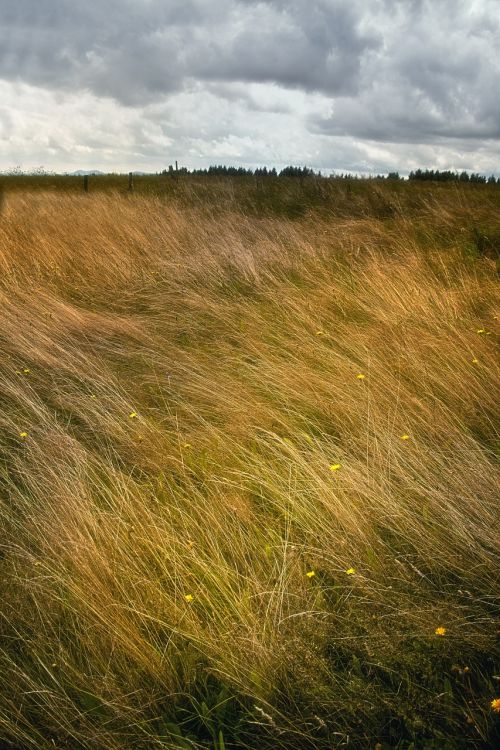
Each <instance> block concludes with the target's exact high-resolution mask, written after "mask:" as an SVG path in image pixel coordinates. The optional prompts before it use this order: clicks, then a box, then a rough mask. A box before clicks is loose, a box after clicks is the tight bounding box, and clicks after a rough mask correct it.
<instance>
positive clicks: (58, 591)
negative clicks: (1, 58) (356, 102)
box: [0, 177, 500, 750]
mask: <svg viewBox="0 0 500 750" xmlns="http://www.w3.org/2000/svg"><path fill="white" fill-rule="evenodd" d="M3 195H4V197H3V203H2V212H1V213H0V514H1V516H0V519H1V521H0V524H1V536H0V675H1V676H2V680H1V684H0V747H1V748H2V750H3V748H10V749H11V750H49V749H50V750H53V749H54V748H57V749H58V750H108V749H109V750H126V749H127V750H128V749H129V748H130V749H133V750H149V749H150V748H151V749H153V750H156V749H160V748H169V749H171V750H173V749H174V748H175V749H176V750H188V749H191V750H195V749H200V750H201V749H202V748H203V749H206V750H230V749H233V750H239V749H243V748H248V749H255V750H271V749H273V750H274V748H279V749H281V750H333V749H334V748H344V747H347V748H352V749H353V750H357V749H358V748H359V749H362V748H371V749H373V750H389V749H390V748H395V749H399V750H461V749H464V748H476V749H477V750H480V749H482V750H486V749H487V748H490V747H491V748H492V747H494V745H495V743H496V742H497V741H498V740H499V723H498V717H499V716H500V702H499V703H495V702H494V701H495V699H498V698H499V697H500V681H499V673H500V666H499V664H498V660H496V656H497V655H498V651H497V650H496V642H497V639H498V633H499V620H498V614H499V610H498V598H497V596H498V570H499V567H498V541H499V515H498V477H499V472H498V455H499V445H500V444H499V440H498V429H497V428H498V398H497V387H498V375H499V361H498V357H497V344H498V335H497V334H498V330H499V329H498V318H497V315H498V308H499V287H498V253H499V250H500V188H499V187H498V186H483V185H460V186H457V185H433V184H425V185H417V184H408V183H396V182H395V183H390V182H384V183H378V182H375V181H374V182H368V181H366V182H365V181H357V182H356V181H352V182H351V181H327V180H314V179H311V180H305V181H304V182H301V181H298V180H295V181H294V180H293V179H290V180H289V181H285V180H282V181H279V180H272V181H271V180H269V181H268V182H265V181H264V182H261V183H259V182H258V181H255V180H253V179H252V178H248V179H241V180H238V179H235V180H231V179H228V178H226V179H212V180H209V179H205V180H204V179H201V178H200V179H198V180H194V178H193V179H191V178H189V177H187V178H185V179H179V180H173V179H171V178H169V177H165V178H162V179H158V180H157V181H156V182H155V181H154V180H152V179H151V180H149V181H148V179H147V178H144V179H140V178H137V179H136V184H135V192H134V193H129V194H127V191H126V177H123V178H121V181H120V180H119V179H118V178H95V179H94V180H93V179H92V178H91V184H90V191H89V193H88V194H84V193H83V190H82V189H81V181H78V180H76V179H75V180H74V182H71V181H69V180H66V181H65V180H62V179H57V178H49V177H47V178H43V177H41V178H37V179H35V178H33V179H32V180H31V181H30V180H29V179H27V178H10V179H6V180H5V181H4V194H3ZM495 707H496V708H498V709H499V711H496V710H495Z"/></svg>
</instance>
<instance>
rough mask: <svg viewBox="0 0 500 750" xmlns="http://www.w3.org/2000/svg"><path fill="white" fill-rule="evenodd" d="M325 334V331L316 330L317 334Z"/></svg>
mask: <svg viewBox="0 0 500 750" xmlns="http://www.w3.org/2000/svg"><path fill="white" fill-rule="evenodd" d="M324 335H325V332H324V331H316V336H324Z"/></svg>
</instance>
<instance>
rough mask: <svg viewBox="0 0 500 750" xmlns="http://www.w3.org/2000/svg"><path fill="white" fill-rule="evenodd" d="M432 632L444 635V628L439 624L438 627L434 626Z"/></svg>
mask: <svg viewBox="0 0 500 750" xmlns="http://www.w3.org/2000/svg"><path fill="white" fill-rule="evenodd" d="M434 632H435V634H436V635H445V633H446V628H443V627H442V626H440V627H439V628H436V630H435V631H434Z"/></svg>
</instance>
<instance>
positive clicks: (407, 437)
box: [401, 434, 410, 440]
mask: <svg viewBox="0 0 500 750" xmlns="http://www.w3.org/2000/svg"><path fill="white" fill-rule="evenodd" d="M409 439H410V436H409V435H406V434H405V435H401V440H409Z"/></svg>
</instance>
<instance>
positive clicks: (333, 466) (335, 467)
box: [330, 464, 342, 471]
mask: <svg viewBox="0 0 500 750" xmlns="http://www.w3.org/2000/svg"><path fill="white" fill-rule="evenodd" d="M341 468H342V464H330V471H338V470H339V469H341Z"/></svg>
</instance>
